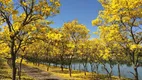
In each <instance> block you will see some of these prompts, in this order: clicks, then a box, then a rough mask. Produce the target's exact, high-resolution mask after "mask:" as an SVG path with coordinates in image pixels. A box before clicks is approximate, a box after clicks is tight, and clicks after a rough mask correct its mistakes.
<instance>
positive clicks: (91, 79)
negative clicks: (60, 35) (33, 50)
mask: <svg viewBox="0 0 142 80" xmlns="http://www.w3.org/2000/svg"><path fill="white" fill-rule="evenodd" d="M25 65H27V66H31V67H36V68H39V69H42V70H44V71H46V69H47V66H46V65H44V64H40V66H36V65H33V64H32V63H28V64H27V63H26V64H25ZM48 72H49V73H51V74H54V75H55V76H59V77H61V78H64V79H66V80H108V77H107V76H106V75H102V74H96V73H93V74H92V73H91V72H87V75H84V72H83V71H77V70H72V77H70V76H69V71H68V69H64V71H63V72H62V71H61V69H60V68H59V67H55V66H50V68H49V71H48ZM112 80H131V79H126V78H121V79H119V78H118V77H117V76H112Z"/></svg>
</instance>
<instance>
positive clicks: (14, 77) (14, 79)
mask: <svg viewBox="0 0 142 80" xmlns="http://www.w3.org/2000/svg"><path fill="white" fill-rule="evenodd" d="M15 60H16V56H15V54H13V56H12V80H16V63H15Z"/></svg>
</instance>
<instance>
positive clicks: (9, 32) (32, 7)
mask: <svg viewBox="0 0 142 80" xmlns="http://www.w3.org/2000/svg"><path fill="white" fill-rule="evenodd" d="M59 7H60V2H59V0H50V1H47V0H18V1H14V0H6V1H5V0H0V24H2V25H5V28H6V30H4V31H3V33H4V34H3V35H5V36H4V37H5V38H4V39H3V40H4V42H5V43H6V44H8V45H9V48H10V51H9V53H10V54H11V60H12V80H16V65H15V64H16V63H15V60H16V56H17V53H18V51H19V49H20V47H21V44H22V43H23V41H24V37H27V36H28V35H29V34H31V33H33V32H34V31H36V29H37V27H41V25H47V24H48V22H47V20H46V19H47V18H48V17H49V16H52V15H55V14H57V13H59ZM30 37H31V36H29V37H28V38H30ZM5 39H6V40H5Z"/></svg>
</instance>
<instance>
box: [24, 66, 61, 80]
mask: <svg viewBox="0 0 142 80" xmlns="http://www.w3.org/2000/svg"><path fill="white" fill-rule="evenodd" d="M22 70H24V71H25V73H26V74H28V75H29V76H31V77H33V78H34V79H35V80H64V79H62V78H60V77H57V76H54V75H53V74H51V73H48V72H46V71H43V70H40V69H38V68H35V67H29V66H27V65H22Z"/></svg>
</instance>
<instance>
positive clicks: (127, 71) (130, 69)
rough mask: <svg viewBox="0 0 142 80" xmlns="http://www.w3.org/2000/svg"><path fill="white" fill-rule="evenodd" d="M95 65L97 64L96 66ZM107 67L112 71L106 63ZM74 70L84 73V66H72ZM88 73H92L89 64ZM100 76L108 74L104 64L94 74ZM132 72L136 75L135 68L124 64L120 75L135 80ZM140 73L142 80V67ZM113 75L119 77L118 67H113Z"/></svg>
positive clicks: (141, 79) (78, 64)
mask: <svg viewBox="0 0 142 80" xmlns="http://www.w3.org/2000/svg"><path fill="white" fill-rule="evenodd" d="M51 65H54V64H51ZM94 65H95V64H94ZM57 66H58V67H60V64H58V65H57ZM106 67H107V69H108V70H110V67H109V64H107V63H106ZM64 68H68V66H67V65H65V66H64ZM72 69H73V70H81V71H84V66H83V64H82V63H73V64H72ZM87 71H88V72H92V71H91V66H90V64H89V63H87ZM97 71H98V73H99V74H104V75H106V74H107V72H106V71H105V69H104V68H103V65H102V64H99V66H98V70H96V68H95V69H94V72H97ZM130 72H133V73H134V70H133V67H132V66H128V65H126V64H122V65H120V73H121V76H122V77H124V78H131V79H134V76H133V74H132V73H130ZM138 73H139V79H140V80H142V74H140V73H142V67H139V68H138ZM112 74H113V76H118V66H117V65H113V69H112Z"/></svg>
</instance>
